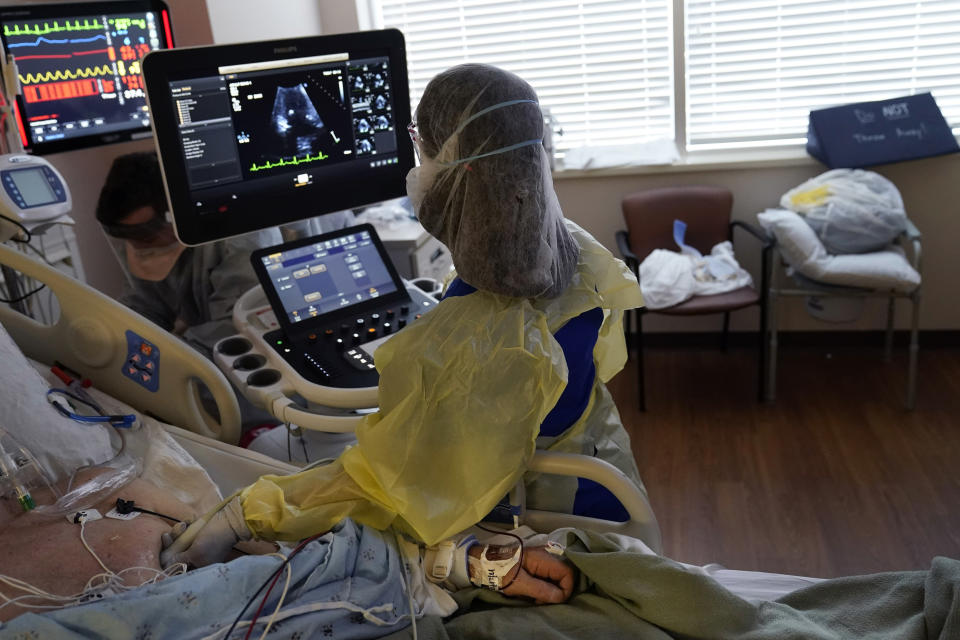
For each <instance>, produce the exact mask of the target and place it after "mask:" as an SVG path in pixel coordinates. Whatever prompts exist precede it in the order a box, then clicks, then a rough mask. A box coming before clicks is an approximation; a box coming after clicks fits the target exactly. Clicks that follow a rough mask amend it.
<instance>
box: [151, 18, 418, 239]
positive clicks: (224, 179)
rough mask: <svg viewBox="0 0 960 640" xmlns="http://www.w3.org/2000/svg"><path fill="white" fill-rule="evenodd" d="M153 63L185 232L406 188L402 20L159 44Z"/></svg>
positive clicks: (221, 230)
mask: <svg viewBox="0 0 960 640" xmlns="http://www.w3.org/2000/svg"><path fill="white" fill-rule="evenodd" d="M143 70H144V78H145V80H146V86H147V97H148V100H149V103H150V108H151V111H152V113H153V118H154V119H153V125H154V129H155V131H156V138H157V147H158V150H159V152H160V160H161V165H162V168H163V174H164V182H165V183H166V186H167V194H168V197H169V202H170V206H171V212H172V214H173V219H174V226H175V228H176V232H177V236H178V237H179V238H180V240H181V242H183V243H185V244H188V245H195V244H200V243H204V242H211V241H214V240H219V239H223V238H226V237H228V236H233V235H239V234H242V233H246V232H249V231H253V230H256V229H262V228H266V227H272V226H276V225H282V224H285V223H288V222H293V221H296V220H302V219H306V218H311V217H315V216H318V215H321V214H324V213H330V212H334V211H342V210H345V209H350V208H355V207H359V206H364V205H368V204H372V203H375V202H380V201H383V200H389V199H392V198H398V197H401V196H403V195H405V177H406V174H407V172H408V171H409V170H410V169H411V168H412V167H413V164H414V158H413V146H412V143H411V141H410V138H409V136H408V135H407V131H406V127H407V123H409V122H410V99H409V92H408V87H407V68H406V59H405V53H404V40H403V36H402V34H401V33H400V32H399V31H396V30H384V31H368V32H363V33H351V34H342V35H332V36H319V37H313V38H299V39H291V40H277V41H272V42H253V43H244V44H235V45H222V46H212V47H195V48H189V49H175V50H170V51H156V52H153V53H150V54H149V55H148V56H147V57H146V59H145V60H144V63H143Z"/></svg>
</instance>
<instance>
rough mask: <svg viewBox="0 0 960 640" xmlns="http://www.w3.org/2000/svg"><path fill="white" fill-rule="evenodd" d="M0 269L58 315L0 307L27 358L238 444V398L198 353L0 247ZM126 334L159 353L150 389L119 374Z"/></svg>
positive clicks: (125, 361)
mask: <svg viewBox="0 0 960 640" xmlns="http://www.w3.org/2000/svg"><path fill="white" fill-rule="evenodd" d="M0 264H4V265H6V266H9V267H12V268H13V269H16V270H17V271H19V272H20V273H22V274H23V275H25V276H29V277H30V278H33V279H34V280H36V281H38V282H41V283H43V284H44V285H46V286H47V288H49V289H50V290H51V291H52V292H53V293H54V294H55V295H56V297H57V303H58V304H59V307H60V317H59V318H58V319H57V321H56V322H55V323H54V324H52V325H47V324H43V323H41V322H37V321H36V320H34V319H33V318H30V317H28V316H26V315H23V314H22V313H20V312H18V311H15V310H14V309H12V308H10V307H7V306H6V305H0V322H2V323H3V326H4V327H5V328H6V329H7V332H8V333H9V334H10V335H11V336H12V337H13V339H14V341H15V342H16V343H17V345H18V346H19V347H20V350H21V351H23V353H24V354H26V356H27V357H29V358H32V359H34V360H37V361H39V362H44V363H48V364H50V363H53V362H55V361H59V362H62V363H63V364H64V365H66V366H67V367H69V368H71V369H73V370H75V371H77V372H78V373H80V374H82V375H83V376H85V377H88V378H90V379H91V380H92V381H93V384H94V386H96V387H97V388H98V389H100V390H101V391H104V392H106V393H108V394H110V395H112V396H113V397H115V398H117V399H118V400H121V401H123V402H126V403H127V404H129V405H131V406H133V407H136V408H137V409H138V410H140V411H142V412H144V413H149V414H151V415H154V416H156V417H158V418H160V419H161V420H163V421H165V422H170V423H173V424H178V425H181V426H183V427H186V428H187V429H190V430H191V431H195V432H196V433H199V434H201V435H203V436H207V437H209V438H216V439H219V440H223V441H225V442H237V440H239V438H240V407H239V405H238V404H237V397H236V395H234V392H233V389H232V388H231V387H230V383H229V382H227V379H226V378H225V377H224V376H223V374H222V373H220V370H219V369H217V367H216V366H214V364H213V363H212V362H210V361H209V360H208V359H207V358H206V357H204V356H203V355H202V354H200V353H199V352H197V351H196V350H195V349H193V348H191V347H190V346H189V345H187V344H186V343H184V342H183V341H182V340H180V339H179V338H177V337H176V336H174V335H172V334H170V333H169V332H167V331H165V330H164V329H162V328H160V327H158V326H157V325H156V324H154V323H152V322H150V321H149V320H147V319H146V318H144V317H143V316H141V315H139V314H137V313H135V312H133V311H131V310H130V309H128V308H127V307H125V306H123V305H122V304H120V303H119V302H117V301H115V300H113V299H111V298H109V297H107V296H105V295H104V294H102V293H100V292H99V291H97V290H96V289H93V288H92V287H90V286H88V285H86V284H84V283H82V282H79V281H77V280H75V279H73V278H71V277H69V276H67V275H65V274H63V273H61V272H59V271H57V270H56V269H54V268H53V267H50V266H48V265H46V264H43V263H42V262H39V261H38V260H35V259H33V258H31V257H30V256H27V255H25V254H23V253H20V252H19V251H15V250H13V249H11V248H10V247H8V246H5V245H2V244H0ZM127 331H131V332H133V333H134V334H136V335H137V336H139V337H140V338H143V339H145V340H146V341H147V342H148V343H150V347H151V349H153V348H156V349H157V351H159V358H158V359H156V367H157V370H156V375H157V388H156V390H154V391H151V390H149V389H148V388H146V387H144V386H143V385H141V384H138V383H137V382H134V381H133V380H131V379H130V378H129V377H126V376H125V375H124V374H123V373H122V368H123V367H125V366H127V365H128V357H129V355H130V354H129V353H128V338H127ZM201 383H202V384H203V385H205V386H206V387H207V389H209V391H210V394H211V395H212V396H213V399H214V401H215V402H216V405H217V412H218V413H219V417H218V418H217V417H214V416H212V415H210V414H209V413H208V412H207V411H206V410H205V409H204V408H203V406H202V404H201V400H200V390H201V388H200V384H201Z"/></svg>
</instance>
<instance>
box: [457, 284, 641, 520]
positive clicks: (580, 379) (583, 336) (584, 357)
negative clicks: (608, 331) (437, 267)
mask: <svg viewBox="0 0 960 640" xmlns="http://www.w3.org/2000/svg"><path fill="white" fill-rule="evenodd" d="M474 291H476V288H475V287H473V286H471V285H469V284H467V283H466V282H464V281H463V280H461V279H460V278H456V279H454V280H453V282H451V283H450V286H449V287H447V292H446V293H445V294H444V296H443V298H444V299H446V298H453V297H458V296H466V295H470V294H471V293H473V292H474ZM601 324H603V310H602V309H600V308H599V307H596V308H593V309H590V310H589V311H585V312H584V313H582V314H580V315H579V316H577V317H576V318H573V319H571V320H569V321H568V322H567V323H566V324H564V325H563V326H562V327H560V329H558V330H557V331H556V333H554V334H553V337H554V338H555V339H556V341H557V342H558V343H559V344H560V348H561V349H562V350H563V357H564V359H565V360H566V362H567V371H568V374H567V386H566V388H565V389H564V390H563V393H562V394H561V396H560V399H559V400H558V401H557V404H556V405H554V407H553V409H552V410H551V411H550V413H548V414H547V417H546V418H545V419H544V421H543V422H542V423H541V424H540V435H543V436H550V437H556V436H559V435H561V434H562V433H564V432H565V431H566V430H567V429H569V428H570V427H572V426H573V425H574V424H576V422H577V420H579V419H580V417H581V416H582V415H583V412H584V411H586V409H587V405H588V404H589V402H590V395H591V394H592V393H593V382H594V379H595V378H596V374H597V370H596V365H595V364H594V362H593V349H594V347H595V346H596V344H597V337H598V335H599V333H600V325H601ZM595 454H596V449H594V455H595ZM573 513H574V514H575V515H581V516H590V517H592V518H602V519H604V520H613V521H616V522H625V521H627V520H629V519H630V516H629V514H628V513H627V510H626V509H625V508H624V507H623V505H621V504H620V501H619V500H617V499H616V498H615V497H614V495H613V494H612V493H610V491H609V490H608V489H607V488H605V487H604V486H603V485H600V484H598V483H596V482H594V481H593V480H587V479H586V478H579V480H578V483H577V493H576V496H575V497H574V500H573Z"/></svg>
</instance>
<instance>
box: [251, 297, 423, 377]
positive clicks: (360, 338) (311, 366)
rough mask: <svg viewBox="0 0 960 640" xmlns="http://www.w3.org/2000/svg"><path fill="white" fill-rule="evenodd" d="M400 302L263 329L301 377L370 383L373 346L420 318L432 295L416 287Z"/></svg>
mask: <svg viewBox="0 0 960 640" xmlns="http://www.w3.org/2000/svg"><path fill="white" fill-rule="evenodd" d="M409 296H410V298H409V300H408V301H407V302H405V303H403V304H391V305H385V306H383V307H378V308H377V309H375V310H372V311H370V312H367V313H363V314H358V315H355V316H348V317H341V318H339V319H337V320H334V321H332V322H330V323H329V324H322V325H320V326H318V327H317V328H316V329H312V330H310V331H309V332H308V333H306V334H304V333H301V332H290V333H288V332H286V331H284V330H283V329H277V330H275V331H271V332H268V333H266V334H264V339H265V340H266V341H267V343H268V344H269V345H270V346H271V347H272V348H273V349H274V350H275V351H276V352H277V353H278V354H280V356H281V357H282V358H283V359H284V360H286V361H287V362H288V363H289V364H290V365H291V366H292V367H293V368H294V369H296V370H297V372H298V373H299V374H300V375H301V376H303V377H304V378H305V379H307V380H309V381H310V382H314V383H316V384H322V385H324V386H333V387H346V388H353V387H375V386H376V385H377V382H378V375H377V370H376V367H374V364H373V352H374V350H375V349H376V348H377V347H378V346H380V344H382V343H383V341H384V340H385V339H386V338H389V337H390V336H391V335H392V334H394V333H396V332H397V331H400V330H401V329H403V328H404V327H406V326H407V325H408V324H411V323H413V322H416V321H417V320H419V319H420V318H421V317H422V316H423V314H424V313H426V312H427V311H429V310H430V309H431V308H433V307H434V306H435V305H436V304H437V301H436V300H434V299H433V298H431V297H430V296H428V295H426V294H424V293H420V292H419V291H416V290H411V291H410V292H409Z"/></svg>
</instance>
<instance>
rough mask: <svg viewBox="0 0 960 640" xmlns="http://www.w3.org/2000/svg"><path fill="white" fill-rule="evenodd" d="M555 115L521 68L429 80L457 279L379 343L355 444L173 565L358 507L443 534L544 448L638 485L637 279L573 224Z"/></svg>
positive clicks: (500, 491) (532, 499)
mask: <svg viewBox="0 0 960 640" xmlns="http://www.w3.org/2000/svg"><path fill="white" fill-rule="evenodd" d="M543 126H544V125H543V117H542V115H541V111H540V107H539V104H538V103H537V96H536V93H535V92H534V91H533V89H532V88H531V87H530V86H529V85H528V84H527V83H526V82H524V81H523V80H521V79H520V78H518V77H517V76H515V75H513V74H511V73H507V72H505V71H502V70H500V69H497V68H494V67H490V66H486V65H477V64H469V65H461V66H458V67H454V68H452V69H449V70H448V71H446V72H443V73H441V74H439V75H438V76H436V77H435V78H434V79H433V80H432V81H431V82H430V83H429V85H428V86H427V88H426V90H425V91H424V94H423V99H422V100H421V102H420V105H419V107H418V108H417V112H416V122H415V123H412V124H411V126H410V131H411V135H413V136H414V139H415V144H416V145H417V148H418V154H419V157H420V160H421V164H420V166H419V167H417V168H415V169H413V170H412V171H411V172H410V174H409V176H408V178H407V192H408V195H409V197H410V199H411V202H412V204H413V207H414V211H415V212H416V213H417V215H418V217H419V219H420V221H421V223H422V224H423V226H424V227H425V228H426V229H427V230H428V231H429V232H430V233H431V234H433V235H434V236H435V237H437V238H438V239H440V240H441V241H442V242H443V243H445V244H446V245H447V247H449V248H450V250H451V253H452V255H453V259H454V264H455V267H456V270H457V278H456V279H455V280H453V281H452V282H451V284H450V285H449V286H448V288H447V290H446V293H445V297H444V299H443V301H442V302H441V303H440V304H439V305H438V306H437V307H436V308H435V309H434V310H433V311H431V312H430V313H428V314H425V315H424V316H423V317H422V319H420V320H418V321H417V322H414V323H412V324H411V325H410V326H408V327H407V328H405V329H404V330H403V331H401V332H399V333H398V334H397V335H395V336H394V337H393V338H391V339H390V340H389V341H387V342H386V343H385V344H384V345H382V346H381V347H380V348H379V349H378V350H377V353H376V358H375V361H376V366H377V369H378V371H379V373H380V390H379V403H380V410H379V411H378V412H377V413H374V414H371V415H369V416H367V417H366V418H365V419H364V421H363V422H362V423H361V424H360V426H359V427H358V428H357V445H356V446H354V447H352V448H350V449H348V450H346V451H344V453H343V454H342V455H341V456H340V458H339V459H337V460H336V461H335V462H333V463H332V464H329V465H327V466H323V467H318V468H314V469H310V470H308V471H304V472H301V473H298V474H295V475H292V476H284V477H280V476H264V477H263V478H260V479H259V480H258V481H257V482H255V483H254V484H252V485H250V486H249V487H247V488H245V489H243V490H242V491H240V492H239V493H238V494H237V495H236V496H234V497H233V498H232V499H230V500H228V501H226V503H225V506H224V507H223V508H222V509H221V510H219V511H218V512H217V513H216V514H214V515H212V516H210V517H209V518H208V519H207V520H206V521H205V522H204V523H196V524H195V526H194V527H192V528H191V529H192V533H191V534H189V535H184V536H182V538H183V539H182V540H178V541H177V542H174V543H173V544H172V546H169V547H168V548H167V549H166V550H165V551H164V555H163V557H162V560H163V561H164V562H165V563H167V564H168V563H170V562H176V561H186V562H189V563H191V564H193V565H204V564H208V563H211V562H217V561H220V560H222V558H223V557H224V556H225V554H226V552H227V551H228V550H229V549H230V547H231V546H232V545H233V544H234V543H236V542H237V541H238V540H240V539H250V538H251V537H255V538H261V539H267V540H297V539H301V538H304V537H307V536H310V535H313V534H315V533H318V532H322V531H326V530H327V529H329V528H330V527H332V526H333V525H334V524H336V523H337V522H339V521H340V520H342V519H344V518H347V517H350V518H353V519H354V520H356V521H358V522H360V523H362V524H365V525H369V526H372V527H375V528H378V529H385V528H387V527H389V526H391V525H394V526H397V527H398V528H399V529H401V530H402V531H404V532H406V533H407V534H410V535H413V536H415V537H416V538H418V539H420V540H422V541H424V542H426V543H428V544H433V543H436V542H438V541H440V540H443V539H444V538H447V537H449V536H452V535H453V534H456V533H457V532H460V531H462V530H463V529H465V528H467V527H469V526H471V525H473V524H474V523H476V522H478V521H479V520H481V519H482V518H483V517H484V516H485V515H486V514H488V513H489V512H490V511H491V509H492V508H493V507H494V506H495V505H496V504H497V502H498V501H500V500H501V499H502V498H503V497H504V496H505V495H506V494H507V493H508V492H509V491H510V489H511V488H512V487H513V486H514V485H515V484H516V482H517V481H518V480H519V479H520V478H521V476H523V475H524V473H525V466H526V464H527V462H528V461H529V460H530V458H531V456H532V455H533V453H534V450H535V449H537V448H542V449H548V450H551V451H562V452H572V453H580V454H586V455H590V456H596V457H598V458H601V459H603V460H606V461H608V462H610V463H612V464H613V465H615V466H616V467H618V468H619V469H620V470H621V471H623V472H624V473H625V474H626V475H627V476H628V477H629V478H630V479H632V480H633V481H634V482H635V483H636V484H637V486H638V487H640V488H641V489H642V488H643V485H642V483H641V481H640V477H639V474H638V472H637V468H636V464H635V462H634V458H633V454H632V452H631V450H630V442H629V438H628V436H627V434H626V432H625V431H624V428H623V425H622V424H621V422H620V417H619V415H618V413H617V410H616V407H615V406H614V404H613V401H612V400H611V397H610V394H609V393H608V391H607V389H606V387H605V385H604V382H606V381H607V380H609V379H610V378H611V377H612V376H613V375H614V374H615V373H617V372H618V371H619V370H620V369H621V368H622V367H623V365H624V362H625V361H626V356H627V354H626V348H625V345H624V337H623V327H622V317H623V312H624V311H625V310H627V309H631V308H634V307H637V306H639V305H640V304H642V300H641V297H640V289H639V286H638V285H637V281H636V280H635V278H634V277H633V275H632V274H631V273H630V272H629V270H628V269H627V268H626V267H625V265H624V264H623V263H622V262H621V261H620V260H617V259H615V258H614V257H613V256H612V255H611V254H610V252H609V251H607V250H606V249H605V248H604V247H603V246H601V245H600V244H599V243H598V242H597V241H596V240H594V239H593V238H592V237H591V236H590V234H588V233H587V232H585V231H584V230H583V229H581V228H580V227H578V226H577V225H576V224H574V223H572V222H570V221H568V220H565V219H564V217H563V214H562V212H561V210H560V206H559V204H558V202H557V197H556V194H555V193H554V190H553V183H552V179H551V175H550V170H549V162H548V158H547V155H546V152H545V151H544V148H543V145H542V142H541V141H542V138H543ZM524 482H525V484H526V490H527V505H528V506H529V507H531V508H538V509H546V510H552V511H562V512H566V513H578V514H582V515H591V516H595V517H602V518H607V519H614V520H626V519H627V514H626V512H625V510H624V509H623V507H622V506H621V505H620V504H619V502H618V501H617V500H616V499H615V498H614V497H613V496H612V494H610V493H609V492H608V491H607V490H606V489H604V488H603V487H601V486H599V485H596V484H595V483H592V482H589V481H585V480H579V481H578V480H577V479H575V478H569V479H565V478H556V477H552V476H550V477H542V478H541V477H537V476H536V475H534V474H527V477H525V478H524ZM179 532H180V530H177V531H175V532H173V533H172V535H170V536H168V537H167V540H166V541H167V543H170V542H171V540H172V539H173V538H174V537H176V536H177V535H178V534H179ZM194 534H196V537H195V539H194V538H193V536H194ZM188 540H189V541H190V543H189V546H187V545H188Z"/></svg>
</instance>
